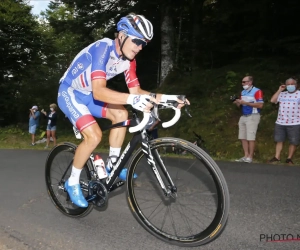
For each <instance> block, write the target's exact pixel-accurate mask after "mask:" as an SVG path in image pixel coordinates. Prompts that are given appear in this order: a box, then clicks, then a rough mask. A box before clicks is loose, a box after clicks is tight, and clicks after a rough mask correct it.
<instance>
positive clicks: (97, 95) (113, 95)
mask: <svg viewBox="0 0 300 250" xmlns="http://www.w3.org/2000/svg"><path fill="white" fill-rule="evenodd" d="M92 90H93V97H94V99H95V100H99V101H102V102H106V103H110V104H123V105H124V104H127V102H126V101H127V99H128V96H129V94H127V93H120V92H117V91H114V90H111V89H109V88H107V87H106V79H95V80H92Z"/></svg>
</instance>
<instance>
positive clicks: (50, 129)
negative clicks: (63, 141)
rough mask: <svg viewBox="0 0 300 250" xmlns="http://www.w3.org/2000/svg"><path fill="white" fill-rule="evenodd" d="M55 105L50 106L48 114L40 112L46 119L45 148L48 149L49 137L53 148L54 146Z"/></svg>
mask: <svg viewBox="0 0 300 250" xmlns="http://www.w3.org/2000/svg"><path fill="white" fill-rule="evenodd" d="M56 110H57V105H56V104H55V103H52V104H50V112H48V113H47V112H45V111H44V109H42V110H41V112H42V113H43V114H44V115H45V116H46V117H47V118H48V122H47V144H46V146H45V148H48V147H49V142H50V137H52V138H53V143H54V146H56V134H55V133H56V121H57V113H56Z"/></svg>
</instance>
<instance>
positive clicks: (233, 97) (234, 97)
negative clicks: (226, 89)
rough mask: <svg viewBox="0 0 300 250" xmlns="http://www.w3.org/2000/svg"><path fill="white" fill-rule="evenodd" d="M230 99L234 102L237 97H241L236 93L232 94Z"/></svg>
mask: <svg viewBox="0 0 300 250" xmlns="http://www.w3.org/2000/svg"><path fill="white" fill-rule="evenodd" d="M229 99H230V101H232V102H234V101H235V100H236V99H239V98H238V97H237V96H236V95H231V96H230V97H229Z"/></svg>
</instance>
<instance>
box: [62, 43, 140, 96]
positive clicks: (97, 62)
mask: <svg viewBox="0 0 300 250" xmlns="http://www.w3.org/2000/svg"><path fill="white" fill-rule="evenodd" d="M122 72H124V73H125V81H126V83H127V86H128V88H132V87H136V86H139V85H140V84H139V81H138V79H137V76H136V61H135V60H132V61H128V60H123V59H122V58H120V56H119V55H118V54H117V51H116V45H115V41H114V40H111V39H108V38H104V39H101V40H99V41H96V42H94V43H92V44H91V45H89V46H88V47H86V48H84V49H83V50H82V51H80V52H79V53H78V54H77V56H76V57H75V58H74V60H73V62H72V63H71V65H70V66H69V68H68V69H67V71H66V72H65V74H64V75H63V77H62V78H61V79H60V82H63V83H65V84H67V85H70V86H72V87H73V88H74V89H76V90H78V91H80V92H82V93H86V94H88V93H89V92H91V91H92V80H95V79H106V80H109V79H111V78H113V77H114V76H116V75H118V74H120V73H122Z"/></svg>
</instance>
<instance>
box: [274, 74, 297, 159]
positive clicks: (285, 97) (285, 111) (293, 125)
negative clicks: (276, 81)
mask: <svg viewBox="0 0 300 250" xmlns="http://www.w3.org/2000/svg"><path fill="white" fill-rule="evenodd" d="M285 89H286V90H287V91H284V90H285ZM271 102H272V103H279V109H278V115H277V120H276V122H275V129H274V141H275V142H276V149H275V151H276V152H275V156H274V157H273V158H272V159H271V160H269V162H270V163H276V162H280V153H281V150H282V147H283V142H284V141H285V139H286V137H287V138H288V139H289V143H290V145H289V153H288V157H287V159H286V161H285V162H286V163H288V164H293V161H292V157H293V155H294V153H295V151H296V147H297V145H298V144H299V139H300V110H299V109H300V91H299V90H298V89H297V81H296V80H295V79H293V78H289V79H287V80H286V81H285V85H281V86H280V87H279V89H278V90H277V92H276V93H275V94H274V95H273V96H272V98H271Z"/></svg>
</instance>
